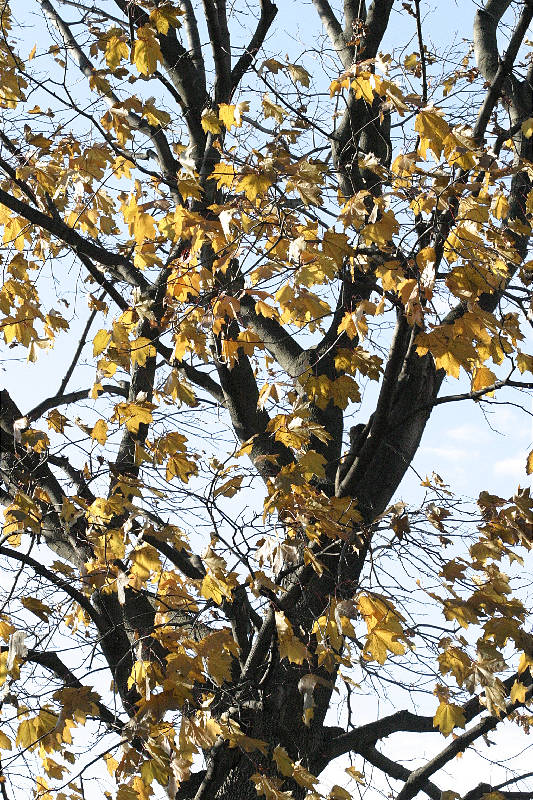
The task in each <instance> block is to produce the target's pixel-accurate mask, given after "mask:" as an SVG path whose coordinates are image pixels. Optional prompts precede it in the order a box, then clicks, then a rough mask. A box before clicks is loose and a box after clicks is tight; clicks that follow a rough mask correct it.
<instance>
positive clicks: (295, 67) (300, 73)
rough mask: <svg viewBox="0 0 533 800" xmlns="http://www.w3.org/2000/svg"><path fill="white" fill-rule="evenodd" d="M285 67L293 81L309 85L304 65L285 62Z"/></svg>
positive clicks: (308, 76)
mask: <svg viewBox="0 0 533 800" xmlns="http://www.w3.org/2000/svg"><path fill="white" fill-rule="evenodd" d="M287 69H288V70H289V74H290V76H291V78H292V79H293V81H294V83H301V84H302V85H303V86H309V78H310V75H309V73H308V71H307V70H306V69H304V67H301V66H300V65H299V64H287Z"/></svg>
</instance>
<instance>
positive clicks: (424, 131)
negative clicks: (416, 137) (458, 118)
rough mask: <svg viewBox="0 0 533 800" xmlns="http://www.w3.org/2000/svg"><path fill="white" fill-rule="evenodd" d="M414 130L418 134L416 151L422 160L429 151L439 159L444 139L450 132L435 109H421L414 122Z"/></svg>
mask: <svg viewBox="0 0 533 800" xmlns="http://www.w3.org/2000/svg"><path fill="white" fill-rule="evenodd" d="M415 130H416V132H417V133H419V134H420V144H419V147H418V149H419V150H420V153H421V155H422V158H426V155H427V150H431V151H432V153H433V154H434V155H435V157H436V158H439V157H440V155H441V153H442V149H443V147H444V139H445V138H446V136H448V134H449V132H450V126H449V125H448V123H447V122H446V120H445V119H444V117H443V116H442V115H441V114H440V113H439V112H438V111H437V109H422V111H420V113H419V115H418V117H417V118H416V122H415Z"/></svg>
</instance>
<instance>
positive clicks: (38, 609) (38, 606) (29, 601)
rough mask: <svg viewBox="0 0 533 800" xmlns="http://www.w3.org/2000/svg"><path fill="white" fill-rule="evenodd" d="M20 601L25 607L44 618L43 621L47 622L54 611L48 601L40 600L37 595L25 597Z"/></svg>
mask: <svg viewBox="0 0 533 800" xmlns="http://www.w3.org/2000/svg"><path fill="white" fill-rule="evenodd" d="M20 602H21V603H22V605H23V606H24V608H27V609H28V611H31V612H32V613H33V614H35V616H36V617H39V619H42V620H43V622H46V621H47V620H48V615H49V614H51V613H52V609H51V608H50V606H47V605H46V603H43V602H41V600H38V599H37V598H36V597H23V598H22V599H21V601H20Z"/></svg>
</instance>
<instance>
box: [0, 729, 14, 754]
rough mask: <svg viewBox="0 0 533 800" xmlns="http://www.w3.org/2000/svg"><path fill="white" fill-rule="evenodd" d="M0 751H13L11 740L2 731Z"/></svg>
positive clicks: (0, 733)
mask: <svg viewBox="0 0 533 800" xmlns="http://www.w3.org/2000/svg"><path fill="white" fill-rule="evenodd" d="M0 750H11V740H10V739H8V737H7V736H6V735H5V733H2V731H0Z"/></svg>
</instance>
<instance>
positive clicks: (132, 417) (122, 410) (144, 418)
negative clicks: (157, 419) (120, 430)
mask: <svg viewBox="0 0 533 800" xmlns="http://www.w3.org/2000/svg"><path fill="white" fill-rule="evenodd" d="M153 408H154V406H153V405H152V404H151V403H144V404H142V405H141V404H140V403H118V405H116V406H115V411H114V413H113V416H112V417H111V422H115V421H117V422H118V423H119V425H122V424H123V423H125V424H126V428H127V429H128V430H129V432H130V433H137V432H138V430H139V425H149V424H150V423H151V421H152V409H153Z"/></svg>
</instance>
